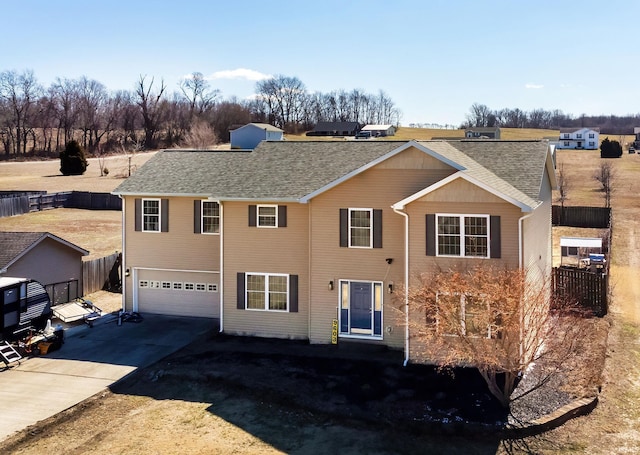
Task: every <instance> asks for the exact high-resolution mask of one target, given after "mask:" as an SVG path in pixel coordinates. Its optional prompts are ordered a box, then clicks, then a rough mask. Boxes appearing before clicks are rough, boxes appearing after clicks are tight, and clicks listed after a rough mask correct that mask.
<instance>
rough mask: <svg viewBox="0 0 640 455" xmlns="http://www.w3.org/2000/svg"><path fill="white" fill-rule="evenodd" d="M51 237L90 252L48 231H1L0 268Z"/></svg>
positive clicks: (79, 249)
mask: <svg viewBox="0 0 640 455" xmlns="http://www.w3.org/2000/svg"><path fill="white" fill-rule="evenodd" d="M46 237H50V238H53V239H55V240H58V241H60V242H62V243H65V244H67V245H69V246H70V247H72V248H75V249H77V250H78V251H79V252H81V253H83V254H88V253H89V252H88V251H86V250H84V249H82V248H80V247H78V246H76V245H73V244H72V243H69V242H67V241H66V240H63V239H61V238H59V237H56V236H55V235H53V234H50V233H48V232H0V269H4V268H6V267H7V266H9V265H11V263H12V262H14V261H15V260H16V259H17V258H18V257H20V256H21V255H22V254H24V253H25V251H27V250H28V249H29V248H31V246H32V245H34V244H36V243H38V242H40V241H42V240H43V239H44V238H46Z"/></svg>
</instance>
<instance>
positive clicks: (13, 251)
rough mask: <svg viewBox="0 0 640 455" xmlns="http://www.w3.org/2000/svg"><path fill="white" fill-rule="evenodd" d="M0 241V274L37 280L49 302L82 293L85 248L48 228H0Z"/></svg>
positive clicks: (65, 300) (74, 296)
mask: <svg viewBox="0 0 640 455" xmlns="http://www.w3.org/2000/svg"><path fill="white" fill-rule="evenodd" d="M0 245H2V248H1V249H0V276H10V277H22V278H30V279H32V280H36V281H38V282H40V283H41V284H42V285H43V286H44V287H45V289H46V290H47V292H48V293H49V297H50V298H51V301H52V302H53V303H64V302H68V301H71V300H73V299H75V298H76V297H79V296H81V295H82V256H86V255H88V254H89V252H88V251H87V250H85V249H83V248H80V247H79V246H77V245H74V244H73V243H71V242H67V241H66V240H64V239H61V238H60V237H57V236H55V235H53V234H50V233H48V232H0Z"/></svg>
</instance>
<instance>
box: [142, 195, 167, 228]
mask: <svg viewBox="0 0 640 455" xmlns="http://www.w3.org/2000/svg"><path fill="white" fill-rule="evenodd" d="M152 201H155V202H157V203H158V215H157V217H158V229H157V230H150V229H145V222H144V218H145V216H156V215H145V210H144V209H145V207H144V203H145V202H152ZM140 216H141V217H142V220H141V226H142V232H151V233H156V232H162V200H160V199H159V198H144V199H142V206H141V208H140Z"/></svg>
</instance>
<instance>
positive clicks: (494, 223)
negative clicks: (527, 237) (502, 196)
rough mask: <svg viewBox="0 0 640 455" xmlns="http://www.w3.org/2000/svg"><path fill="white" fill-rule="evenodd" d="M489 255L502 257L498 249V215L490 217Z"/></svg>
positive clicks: (499, 245) (499, 242)
mask: <svg viewBox="0 0 640 455" xmlns="http://www.w3.org/2000/svg"><path fill="white" fill-rule="evenodd" d="M490 229H491V239H490V242H491V257H492V258H500V257H502V252H501V250H500V247H501V241H500V217H499V216H492V217H491V228H490Z"/></svg>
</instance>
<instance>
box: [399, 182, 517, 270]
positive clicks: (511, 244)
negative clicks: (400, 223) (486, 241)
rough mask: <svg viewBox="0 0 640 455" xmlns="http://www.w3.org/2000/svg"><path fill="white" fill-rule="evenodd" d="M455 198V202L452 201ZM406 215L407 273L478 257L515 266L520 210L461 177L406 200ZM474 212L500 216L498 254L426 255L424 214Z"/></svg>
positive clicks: (464, 262) (468, 263)
mask: <svg viewBox="0 0 640 455" xmlns="http://www.w3.org/2000/svg"><path fill="white" fill-rule="evenodd" d="M454 201H456V202H454ZM406 212H407V213H408V214H409V217H410V220H411V221H410V226H411V227H410V230H409V231H410V232H409V237H410V245H411V252H410V269H411V275H412V276H413V275H419V274H421V273H424V272H428V271H429V270H434V269H435V268H440V269H448V268H452V267H454V268H455V267H465V266H473V265H474V264H476V263H478V261H490V262H491V263H492V264H494V265H503V264H504V265H507V266H508V267H517V266H518V255H519V248H518V219H519V218H520V217H521V216H522V215H523V213H522V212H521V210H520V209H519V208H518V207H516V206H514V205H512V204H510V203H508V202H506V201H504V200H503V199H501V198H499V197H497V196H496V195H494V194H491V193H489V192H487V191H485V190H483V189H481V188H479V187H477V186H475V185H473V184H471V183H469V182H467V181H466V180H463V179H458V180H455V181H453V182H451V183H449V184H448V185H445V186H443V187H441V188H439V189H437V190H435V191H433V192H432V193H429V194H428V195H426V196H425V197H422V198H420V200H418V201H415V202H413V203H411V204H409V205H408V206H407V207H406ZM441 213H446V214H460V215H462V214H478V215H489V216H499V217H500V240H501V257H500V258H499V259H479V258H448V257H438V256H427V255H426V215H427V214H441Z"/></svg>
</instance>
